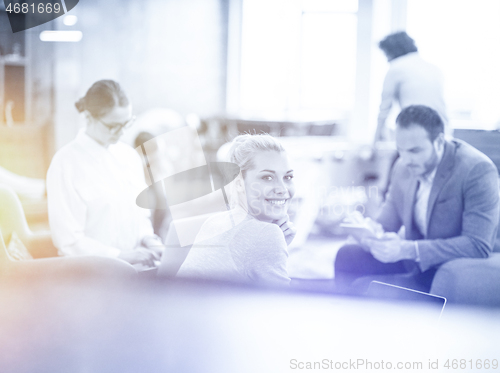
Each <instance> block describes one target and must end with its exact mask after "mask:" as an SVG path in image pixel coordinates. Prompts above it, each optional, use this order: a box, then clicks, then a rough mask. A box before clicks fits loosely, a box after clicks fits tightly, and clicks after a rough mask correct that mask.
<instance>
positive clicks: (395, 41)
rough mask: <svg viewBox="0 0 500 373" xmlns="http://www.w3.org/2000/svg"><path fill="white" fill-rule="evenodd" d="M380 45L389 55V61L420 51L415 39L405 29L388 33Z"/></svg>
mask: <svg viewBox="0 0 500 373" xmlns="http://www.w3.org/2000/svg"><path fill="white" fill-rule="evenodd" d="M378 46H379V48H380V49H382V50H383V51H384V53H385V54H386V55H387V57H388V59H389V61H390V60H393V59H394V58H398V57H401V56H404V55H405V54H408V53H411V52H417V51H418V49H417V47H416V45H415V40H413V39H412V38H410V37H409V36H408V34H407V33H406V32H404V31H400V32H396V33H394V34H390V35H387V36H386V37H385V39H384V40H382V41H381V42H380V43H378Z"/></svg>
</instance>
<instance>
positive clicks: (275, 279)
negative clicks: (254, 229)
mask: <svg viewBox="0 0 500 373" xmlns="http://www.w3.org/2000/svg"><path fill="white" fill-rule="evenodd" d="M253 237H254V238H255V239H254V242H252V244H251V245H250V250H249V253H248V258H246V260H245V267H246V268H247V275H248V276H249V277H250V278H251V279H252V280H254V281H255V282H256V283H261V284H268V285H277V286H288V285H289V284H290V278H289V277H288V272H287V260H288V252H287V249H286V247H287V245H286V242H285V238H284V236H283V232H282V231H281V229H280V227H278V226H277V225H276V224H266V226H265V227H264V228H263V229H262V230H261V231H260V232H258V234H256V235H254V236H253Z"/></svg>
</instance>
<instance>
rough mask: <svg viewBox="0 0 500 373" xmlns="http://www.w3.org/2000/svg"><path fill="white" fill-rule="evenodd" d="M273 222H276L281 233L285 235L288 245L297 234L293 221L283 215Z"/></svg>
mask: <svg viewBox="0 0 500 373" xmlns="http://www.w3.org/2000/svg"><path fill="white" fill-rule="evenodd" d="M273 223H274V224H277V225H278V227H280V228H281V230H282V231H283V234H284V235H285V241H286V244H287V246H288V245H290V244H291V243H292V241H293V239H294V238H295V235H296V234H297V228H295V226H294V225H293V223H292V222H291V221H290V217H289V216H288V215H285V216H284V217H282V218H281V219H280V220H275V221H274V222H273Z"/></svg>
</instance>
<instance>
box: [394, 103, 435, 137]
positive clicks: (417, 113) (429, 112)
mask: <svg viewBox="0 0 500 373" xmlns="http://www.w3.org/2000/svg"><path fill="white" fill-rule="evenodd" d="M396 124H397V125H398V126H399V127H401V128H409V127H411V126H413V125H418V126H421V127H423V128H424V129H425V130H426V131H427V134H428V135H429V140H431V142H433V141H434V140H436V138H437V137H438V136H439V134H440V133H443V132H444V123H443V120H442V119H441V117H440V116H439V114H438V113H437V111H436V110H434V109H431V108H430V107H428V106H424V105H412V106H408V107H407V108H404V109H403V110H402V111H401V113H399V115H398V117H397V118H396Z"/></svg>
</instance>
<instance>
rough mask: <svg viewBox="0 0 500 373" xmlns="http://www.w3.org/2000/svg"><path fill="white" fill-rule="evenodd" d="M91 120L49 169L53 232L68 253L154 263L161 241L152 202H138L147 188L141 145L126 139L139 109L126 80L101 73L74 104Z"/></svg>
mask: <svg viewBox="0 0 500 373" xmlns="http://www.w3.org/2000/svg"><path fill="white" fill-rule="evenodd" d="M75 106H76V108H77V109H78V111H79V112H80V113H83V114H84V115H85V119H86V123H87V125H86V128H85V129H84V130H82V131H80V133H79V134H78V136H77V137H76V139H74V140H73V141H71V142H70V143H69V144H67V145H66V146H64V147H63V148H61V149H60V150H59V151H58V152H57V153H56V154H55V156H54V158H53V159H52V162H51V165H50V167H49V170H48V173H47V195H48V208H49V222H50V228H51V231H52V239H53V241H54V244H55V246H56V247H57V248H58V249H59V251H60V253H61V254H63V255H97V256H106V257H114V258H119V259H122V260H125V261H126V262H129V263H131V264H137V265H145V266H153V265H154V262H155V261H156V260H158V259H159V257H160V255H161V247H162V246H161V241H160V240H159V238H158V237H157V236H155V235H154V233H153V227H152V225H151V221H150V219H149V215H150V212H149V210H144V209H141V208H139V207H138V206H137V205H136V202H135V200H136V198H137V195H138V194H139V193H140V192H141V191H142V190H144V189H145V188H146V184H145V181H144V172H143V168H142V162H141V159H140V158H139V156H138V155H137V152H136V151H135V150H134V149H132V148H131V147H130V146H128V145H126V144H124V143H121V142H119V139H120V137H121V136H122V135H123V132H124V130H125V129H126V128H127V127H129V126H130V125H132V123H133V121H134V119H135V117H134V116H133V115H132V106H131V105H130V103H129V100H128V98H127V96H126V94H125V92H124V91H123V90H122V89H121V87H120V85H119V84H118V83H117V82H115V81H112V80H100V81H98V82H96V83H94V84H93V85H92V87H90V89H89V90H88V91H87V93H86V95H85V96H84V97H83V98H81V99H80V100H79V101H78V102H76V104H75Z"/></svg>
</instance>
